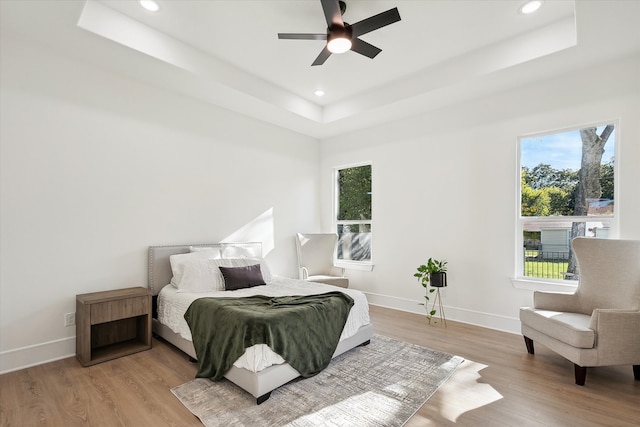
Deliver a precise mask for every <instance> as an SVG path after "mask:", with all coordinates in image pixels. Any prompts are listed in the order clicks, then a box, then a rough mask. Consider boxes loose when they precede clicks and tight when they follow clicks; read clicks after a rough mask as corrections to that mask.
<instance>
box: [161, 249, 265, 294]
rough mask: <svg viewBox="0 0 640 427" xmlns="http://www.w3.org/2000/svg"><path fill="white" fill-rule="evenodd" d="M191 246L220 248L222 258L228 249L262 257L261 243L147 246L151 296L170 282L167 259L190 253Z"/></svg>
mask: <svg viewBox="0 0 640 427" xmlns="http://www.w3.org/2000/svg"><path fill="white" fill-rule="evenodd" d="M192 246H194V247H207V248H220V252H221V253H222V254H223V256H224V251H225V249H227V248H229V247H241V248H243V249H246V250H248V251H250V253H252V254H253V255H254V256H255V257H262V243H260V242H237V243H236V242H234V243H210V244H205V243H198V244H189V245H171V246H149V289H151V293H152V294H153V295H158V293H159V292H160V290H161V289H162V288H164V287H165V286H166V285H168V284H169V282H171V278H172V277H173V273H172V272H171V263H170V262H169V257H170V256H171V255H176V254H186V253H189V252H190V249H189V248H191V247H192Z"/></svg>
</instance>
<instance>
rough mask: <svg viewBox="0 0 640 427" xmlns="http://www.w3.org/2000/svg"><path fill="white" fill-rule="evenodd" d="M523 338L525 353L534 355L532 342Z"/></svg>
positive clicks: (527, 338)
mask: <svg viewBox="0 0 640 427" xmlns="http://www.w3.org/2000/svg"><path fill="white" fill-rule="evenodd" d="M523 337H524V343H525V345H526V346H527V353H529V354H534V350H533V340H532V339H531V338H529V337H525V336H524V335H523Z"/></svg>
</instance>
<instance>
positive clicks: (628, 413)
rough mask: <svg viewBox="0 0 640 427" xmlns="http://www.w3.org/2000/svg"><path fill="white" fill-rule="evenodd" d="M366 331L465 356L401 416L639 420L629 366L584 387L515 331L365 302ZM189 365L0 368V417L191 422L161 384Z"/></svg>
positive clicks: (500, 422) (168, 349) (167, 349)
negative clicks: (444, 322) (434, 319)
mask: <svg viewBox="0 0 640 427" xmlns="http://www.w3.org/2000/svg"><path fill="white" fill-rule="evenodd" d="M371 319H372V323H373V325H374V329H375V332H376V333H378V334H382V335H388V336H391V337H394V338H397V339H400V340H403V341H407V342H412V343H415V344H419V345H422V346H425V347H430V348H433V349H437V350H441V351H446V352H449V353H454V354H457V355H459V356H462V357H464V358H465V359H466V360H465V362H464V363H463V365H461V367H460V368H458V370H457V371H456V372H455V373H454V375H453V376H452V377H451V378H450V379H449V381H447V382H446V383H445V384H444V385H443V386H442V387H441V388H440V389H439V390H438V391H437V392H436V393H435V394H434V395H433V396H432V397H431V399H429V400H428V401H427V403H426V404H425V405H423V407H422V408H421V409H420V410H419V411H418V412H417V413H416V414H415V415H414V416H413V417H412V418H411V419H410V420H409V422H408V423H407V427H415V426H446V425H457V426H538V425H542V426H638V425H640V381H634V379H633V373H632V369H631V366H624V367H622V366H621V367H606V368H595V369H589V371H588V374H587V382H586V385H585V386H584V387H580V386H576V385H574V382H573V365H572V364H571V363H570V362H568V361H566V360H565V359H563V358H561V357H560V356H557V355H556V354H555V353H553V352H551V351H550V350H547V349H546V348H544V347H543V346H541V345H538V346H537V348H536V355H535V356H530V355H528V354H527V352H526V349H525V345H524V341H523V339H522V337H521V336H519V335H513V334H509V333H504V332H498V331H494V330H489V329H484V328H480V327H476V326H471V325H466V324H463V323H456V322H453V321H448V327H447V328H446V329H445V328H443V327H442V326H440V325H436V326H427V325H426V321H425V318H424V316H420V315H416V314H410V313H405V312H400V311H395V310H390V309H385V308H380V307H371ZM195 372H196V368H195V366H194V365H193V364H191V363H190V362H189V361H188V360H187V357H186V356H185V355H184V354H182V353H181V352H180V351H178V350H176V349H175V348H174V347H172V346H171V345H169V344H167V343H165V342H164V341H161V340H157V339H154V341H153V348H152V349H151V350H149V351H144V352H141V353H137V354H134V355H130V356H126V357H122V358H120V359H116V360H112V361H109V362H105V363H101V364H98V365H94V366H90V367H87V368H83V367H81V366H80V364H79V363H78V362H77V361H76V359H75V358H68V359H64V360H59V361H56V362H51V363H47V364H45V365H40V366H36V367H32V368H28V369H23V370H20V371H16V372H11V373H8V374H4V375H2V376H0V425H1V426H3V427H4V426H7V427H8V426H38V425H47V426H65V427H66V426H77V425H90V426H136V427H137V426H154V427H155V426H165V425H166V426H198V425H201V424H200V422H199V421H198V420H197V418H195V417H194V416H193V415H191V413H190V412H189V411H188V410H187V409H185V408H184V407H183V406H182V405H181V404H180V403H179V402H178V400H177V399H176V398H175V397H174V396H173V395H172V394H171V392H170V391H169V390H170V388H172V387H174V386H177V385H179V384H182V383H184V382H187V381H189V380H190V379H192V378H193V377H194V375H195Z"/></svg>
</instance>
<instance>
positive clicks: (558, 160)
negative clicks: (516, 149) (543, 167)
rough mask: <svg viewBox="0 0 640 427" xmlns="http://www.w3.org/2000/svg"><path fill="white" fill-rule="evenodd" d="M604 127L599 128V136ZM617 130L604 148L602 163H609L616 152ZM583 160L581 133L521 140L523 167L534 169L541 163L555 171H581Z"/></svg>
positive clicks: (548, 135)
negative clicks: (581, 161)
mask: <svg viewBox="0 0 640 427" xmlns="http://www.w3.org/2000/svg"><path fill="white" fill-rule="evenodd" d="M603 128H604V126H601V127H598V128H597V129H598V134H600V132H602V129H603ZM615 140H616V132H615V130H614V131H613V133H612V134H611V136H610V137H609V139H608V140H607V144H606V145H605V147H604V155H603V156H602V162H603V163H607V162H609V161H610V160H611V158H612V157H613V156H614V152H615ZM581 158H582V140H581V139H580V131H579V130H573V131H569V132H562V133H554V134H546V135H537V136H533V137H527V138H521V139H520V162H521V165H522V166H527V167H528V168H529V169H533V168H534V167H535V166H537V165H539V164H540V163H544V164H548V165H551V167H552V168H554V169H571V170H574V171H577V170H578V169H580V160H581Z"/></svg>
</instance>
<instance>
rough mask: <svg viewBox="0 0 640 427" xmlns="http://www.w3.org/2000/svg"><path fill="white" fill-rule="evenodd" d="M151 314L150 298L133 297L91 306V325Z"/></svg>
mask: <svg viewBox="0 0 640 427" xmlns="http://www.w3.org/2000/svg"><path fill="white" fill-rule="evenodd" d="M147 313H149V297H146V296H144V297H132V298H125V299H120V300H114V301H106V302H101V303H96V304H91V324H92V325H96V324H98V323H105V322H112V321H114V320H120V319H127V318H129V317H135V316H142V315H145V314H147Z"/></svg>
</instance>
